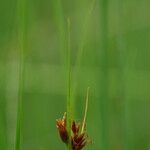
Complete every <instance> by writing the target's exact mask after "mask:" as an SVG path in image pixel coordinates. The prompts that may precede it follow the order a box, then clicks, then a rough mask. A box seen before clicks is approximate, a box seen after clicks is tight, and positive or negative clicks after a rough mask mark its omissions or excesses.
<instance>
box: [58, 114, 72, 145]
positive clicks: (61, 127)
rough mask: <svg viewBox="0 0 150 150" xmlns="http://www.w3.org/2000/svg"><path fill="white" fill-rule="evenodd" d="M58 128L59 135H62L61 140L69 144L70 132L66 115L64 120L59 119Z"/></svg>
mask: <svg viewBox="0 0 150 150" xmlns="http://www.w3.org/2000/svg"><path fill="white" fill-rule="evenodd" d="M56 127H57V129H58V131H59V135H60V138H61V140H62V141H63V142H64V143H66V144H68V139H69V137H68V132H67V129H66V113H64V116H63V118H62V119H57V120H56Z"/></svg>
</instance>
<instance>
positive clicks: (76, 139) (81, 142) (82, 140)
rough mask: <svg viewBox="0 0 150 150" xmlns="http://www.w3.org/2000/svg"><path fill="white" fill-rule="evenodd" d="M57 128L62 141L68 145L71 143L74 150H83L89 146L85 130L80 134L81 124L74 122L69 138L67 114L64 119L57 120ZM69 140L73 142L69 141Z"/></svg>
mask: <svg viewBox="0 0 150 150" xmlns="http://www.w3.org/2000/svg"><path fill="white" fill-rule="evenodd" d="M56 126H57V128H58V131H59V135H60V137H61V140H62V141H63V142H64V143H66V144H67V145H68V144H69V143H71V147H72V150H81V149H83V148H84V146H85V145H86V144H87V141H88V139H87V135H86V132H85V129H84V132H83V133H80V130H81V129H80V124H79V123H76V122H75V121H72V125H71V129H72V133H71V137H69V136H68V131H67V127H66V113H65V114H64V116H63V118H62V119H58V120H56ZM69 139H70V140H71V141H69Z"/></svg>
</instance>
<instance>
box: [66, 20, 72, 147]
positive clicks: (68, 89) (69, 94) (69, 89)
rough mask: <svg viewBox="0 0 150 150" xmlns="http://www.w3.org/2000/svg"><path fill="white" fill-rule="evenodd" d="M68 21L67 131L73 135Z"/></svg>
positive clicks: (69, 145)
mask: <svg viewBox="0 0 150 150" xmlns="http://www.w3.org/2000/svg"><path fill="white" fill-rule="evenodd" d="M67 22H68V49H67V72H68V73H67V74H68V79H67V82H68V83H67V86H68V88H67V131H68V134H69V137H71V118H72V111H71V110H72V101H71V56H70V52H71V50H70V19H69V18H68V19H67ZM69 141H70V143H69V144H68V149H69V150H71V149H72V148H71V140H69Z"/></svg>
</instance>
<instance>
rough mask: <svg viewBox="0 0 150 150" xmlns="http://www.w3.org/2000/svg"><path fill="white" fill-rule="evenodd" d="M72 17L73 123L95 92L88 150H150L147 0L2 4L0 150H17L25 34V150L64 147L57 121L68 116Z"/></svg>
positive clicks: (149, 4)
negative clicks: (21, 33) (67, 61)
mask: <svg viewBox="0 0 150 150" xmlns="http://www.w3.org/2000/svg"><path fill="white" fill-rule="evenodd" d="M19 2H22V3H24V2H25V3H26V4H23V8H24V10H25V11H24V15H22V14H20V12H19V11H18V9H19V7H20V6H19V5H18V4H19ZM21 9H22V8H21ZM68 17H69V18H70V35H71V39H70V41H71V42H70V45H71V61H72V62H71V68H72V79H71V82H72V85H73V87H76V90H75V94H74V95H73V99H74V110H75V115H74V116H75V120H78V121H82V119H83V110H84V104H85V94H86V89H87V87H88V86H90V99H89V109H88V114H87V130H88V134H89V136H90V138H91V139H92V141H93V144H89V145H88V146H87V147H86V148H85V149H87V150H90V149H91V150H150V116H149V114H150V91H149V90H150V51H149V49H150V1H149V0H142V1H141V0H122V1H121V0H95V1H94V0H74V1H73V0H71V1H69V0H43V1H42V0H30V1H29V0H28V1H27V0H1V1H0V150H14V149H15V136H16V120H17V107H18V91H19V64H20V61H19V60H20V56H21V55H20V53H19V51H20V49H19V45H20V43H22V41H20V37H19V32H22V31H21V30H24V32H23V33H24V36H25V39H24V41H23V43H24V63H23V66H24V73H23V82H24V84H23V97H22V100H23V104H22V107H23V114H22V120H21V121H22V128H21V134H22V140H21V148H20V149H21V150H62V149H65V145H64V144H63V143H62V142H61V140H60V138H59V136H58V132H57V129H56V126H55V120H56V119H57V118H60V117H62V115H63V113H64V112H65V111H66V95H67V90H66V83H67V76H66V55H67V54H66V47H67V40H68V39H67V18H68ZM18 18H21V19H22V20H23V25H22V24H21V23H22V22H21V21H19V19H18ZM21 19H20V20H21ZM77 58H80V59H79V61H76V59H77ZM77 62H78V63H77Z"/></svg>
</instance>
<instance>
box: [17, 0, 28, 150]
mask: <svg viewBox="0 0 150 150" xmlns="http://www.w3.org/2000/svg"><path fill="white" fill-rule="evenodd" d="M17 5H18V7H17V10H18V25H19V26H18V29H19V32H18V42H19V56H20V61H19V87H18V110H17V122H16V143H15V150H20V149H21V148H20V146H21V140H22V119H23V117H22V116H23V111H22V107H23V106H22V105H23V79H24V78H23V75H24V51H25V45H26V36H25V35H26V34H25V33H26V19H25V18H26V1H25V0H20V1H19V0H18V2H17Z"/></svg>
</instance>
